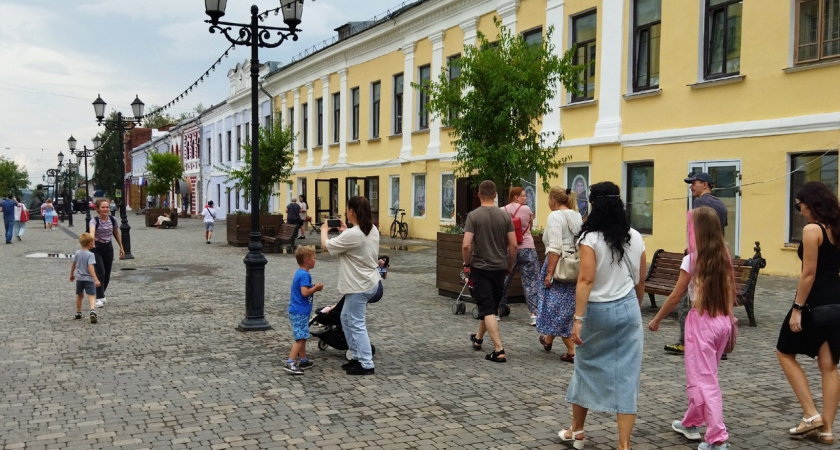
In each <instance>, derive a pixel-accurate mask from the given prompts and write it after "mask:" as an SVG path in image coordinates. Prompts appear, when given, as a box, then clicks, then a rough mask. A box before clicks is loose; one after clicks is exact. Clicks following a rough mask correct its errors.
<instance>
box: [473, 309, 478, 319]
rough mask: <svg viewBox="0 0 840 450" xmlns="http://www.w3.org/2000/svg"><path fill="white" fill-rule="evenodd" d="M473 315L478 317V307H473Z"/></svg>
mask: <svg viewBox="0 0 840 450" xmlns="http://www.w3.org/2000/svg"><path fill="white" fill-rule="evenodd" d="M472 316H473V319H478V308H473V309H472Z"/></svg>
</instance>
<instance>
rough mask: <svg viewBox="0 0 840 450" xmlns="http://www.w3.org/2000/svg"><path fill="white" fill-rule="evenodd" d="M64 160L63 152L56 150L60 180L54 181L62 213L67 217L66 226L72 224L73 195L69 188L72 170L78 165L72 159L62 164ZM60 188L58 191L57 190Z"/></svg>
mask: <svg viewBox="0 0 840 450" xmlns="http://www.w3.org/2000/svg"><path fill="white" fill-rule="evenodd" d="M63 162H64V153H63V152H61V151H59V152H58V171H59V179H60V180H61V182H60V183H59V182H56V188H55V189H56V196H58V195H60V196H61V198H62V201H63V204H62V205H61V207H62V210H63V213H64V215H65V216H66V217H67V226H68V227H72V226H73V204H72V201H73V195H72V192H71V190H70V186H72V183H73V180H74V179H75V178H74V176H73V171H74V169H75V170H78V166H77V165H75V164H73V161H67V164H63ZM59 189H61V192H60V193H59V192H58V190H59Z"/></svg>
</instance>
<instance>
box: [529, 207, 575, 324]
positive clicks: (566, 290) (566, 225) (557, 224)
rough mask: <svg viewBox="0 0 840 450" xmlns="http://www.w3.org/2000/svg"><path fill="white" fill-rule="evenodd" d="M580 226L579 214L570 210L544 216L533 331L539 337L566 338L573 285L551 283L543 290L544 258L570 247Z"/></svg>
mask: <svg viewBox="0 0 840 450" xmlns="http://www.w3.org/2000/svg"><path fill="white" fill-rule="evenodd" d="M582 224H583V221H582V220H581V217H580V214H579V213H578V212H576V211H573V210H570V209H558V210H556V211H552V212H551V214H549V215H548V222H547V223H546V227H545V233H544V234H543V242H544V243H545V248H546V257H545V262H544V263H543V265H542V270H540V280H541V283H540V284H541V286H540V297H539V303H538V305H537V311H538V312H537V332H538V333H540V334H542V335H551V336H560V337H569V336H571V334H572V324H573V320H572V319H573V318H574V315H575V283H573V282H572V283H561V282H558V281H555V282H554V283H552V285H551V287H550V288H548V289H546V288H545V286H544V285H543V284H542V280H545V277H546V276H547V275H548V273H547V272H548V255H549V253H555V252H559V251H560V250H561V249H562V248H563V244H565V245H573V244H574V236H575V235H576V234H577V233H579V232H580V227H581V225H582Z"/></svg>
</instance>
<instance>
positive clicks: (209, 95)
mask: <svg viewBox="0 0 840 450" xmlns="http://www.w3.org/2000/svg"><path fill="white" fill-rule="evenodd" d="M413 1H414V0H406V3H412V2H413ZM279 3H280V2H279V1H278V0H248V1H244V0H228V7H227V13H226V15H225V17H224V20H227V21H232V22H247V21H249V20H250V18H249V14H250V6H251V5H252V4H256V5H257V6H259V7H260V10H266V9H273V8H276V7H277V6H279ZM402 3H403V0H361V1H356V0H353V1H351V0H317V1H315V2H312V0H306V3H305V6H304V10H303V18H302V23H301V25H300V28H301V29H302V30H303V32H302V33H301V34H300V40H299V41H298V42H287V43H285V44H283V45H281V46H280V47H279V48H276V49H260V60H261V61H267V60H272V61H281V62H288V61H289V60H290V59H291V58H292V57H294V56H295V55H297V54H298V53H300V52H302V51H303V50H304V49H305V48H307V47H311V46H312V45H315V44H317V43H319V42H321V41H323V40H324V39H327V38H331V37H332V36H333V35H334V34H335V32H334V31H333V29H335V28H336V27H338V26H340V25H343V24H344V23H346V22H350V21H361V20H368V19H370V18H372V17H373V16H375V15H379V14H381V13H384V12H386V11H387V10H389V9H395V8H397V7H399V6H400V5H401V4H402ZM206 18H207V16H206V15H205V14H204V3H203V2H202V1H201V0H144V1H130V0H72V1H68V0H0V43H2V45H0V155H2V156H4V157H6V158H9V159H12V160H13V161H15V162H17V163H18V164H19V165H21V166H23V167H24V168H25V169H26V170H27V171H28V172H29V179H30V180H31V181H32V182H33V185H34V183H39V182H41V175H43V174H44V173H45V172H46V170H47V169H50V168H55V167H56V165H57V164H58V152H59V151H62V152H64V154H65V155H69V151H68V148H67V138H69V137H70V135H71V134H72V135H73V136H74V137H75V138H76V139H77V140H78V147H79V148H81V147H82V145H85V144H87V145H88V147H91V146H92V144H91V141H90V140H91V138H93V136H94V135H95V134H96V133H97V132H98V131H101V130H102V129H101V128H100V127H97V125H96V119H95V117H94V113H93V106H92V105H91V103H92V102H93V100H95V99H96V96H97V94H101V95H102V99H103V100H105V101H106V102H107V103H108V110H109V111H110V110H114V109H116V110H119V111H122V112H123V113H124V114H126V115H131V106H130V104H131V102H132V101H133V100H134V96H135V94H136V95H139V96H140V99H141V100H142V101H143V102H144V103H145V104H146V106H147V109H146V112H148V111H149V109H148V107H149V106H150V105H164V104H166V103H169V102H170V101H171V100H173V99H174V98H175V97H177V96H178V95H179V94H180V93H181V92H183V91H184V90H185V89H186V88H187V87H189V86H190V84H192V83H193V82H194V81H196V80H197V79H198V78H199V77H200V76H201V75H202V74H203V73H204V72H205V71H206V70H207V69H208V68H210V66H211V65H212V64H213V62H214V61H216V59H217V58H218V57H219V56H221V55H222V53H223V52H224V51H225V49H226V48H228V46H229V45H230V44H229V43H228V41H227V40H226V39H225V38H224V37H223V36H220V35H219V34H210V33H209V32H208V25H207V24H205V23H204V20H205V19H206ZM265 24H266V25H274V26H282V16H277V17H274V16H271V17H270V19H268V20H267V21H266V22H265ZM248 58H250V50H249V48H247V47H237V48H236V50H235V51H233V52H232V53H231V54H230V55H229V57H228V58H227V59H223V60H222V64H221V65H220V66H219V68H217V69H216V71H215V72H211V74H210V75H211V76H210V78H209V79H208V80H205V81H204V83H202V84H200V85H199V86H198V87H197V88H196V89H194V90H193V91H192V93H191V94H189V95H188V96H187V97H185V98H183V99H181V100H180V102H179V103H177V104H176V105H175V106H174V107H172V108H171V109H170V110H169V113H170V115H173V116H178V115H180V114H181V113H182V112H187V111H190V110H192V109H193V107H194V106H195V105H197V104H198V103H202V104H203V105H204V106H205V107H207V106H210V105H211V104H216V103H219V102H220V101H222V100H224V99H225V98H226V97H227V94H228V92H229V88H228V79H227V72H228V70H229V69H231V68H232V67H233V66H235V65H236V63H237V62H243V61H245V60H246V59H248ZM31 187H34V186H31Z"/></svg>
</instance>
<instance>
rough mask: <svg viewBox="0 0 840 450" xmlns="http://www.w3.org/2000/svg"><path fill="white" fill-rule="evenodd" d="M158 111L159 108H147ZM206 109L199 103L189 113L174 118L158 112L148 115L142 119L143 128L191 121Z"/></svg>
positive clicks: (156, 127) (153, 106) (161, 126)
mask: <svg viewBox="0 0 840 450" xmlns="http://www.w3.org/2000/svg"><path fill="white" fill-rule="evenodd" d="M158 109H160V106H157V105H151V106H149V111H157V110H158ZM205 109H206V108H205V107H204V105H202V104H201V103H199V104H197V105H195V107H194V108H193V109H192V110H191V111H189V112H184V113H181V115H180V116H178V117H174V116H170V115H169V114H166V113H164V112H158V113H157V114H148V115H146V117H144V118H143V126H144V127H146V128H155V129H158V128H163V127H166V126H168V125H175V124H177V123H180V122H182V121H184V120H186V119H191V118H193V117H195V116H197V115H199V114H201V113H202V112H203V111H204V110H205Z"/></svg>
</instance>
